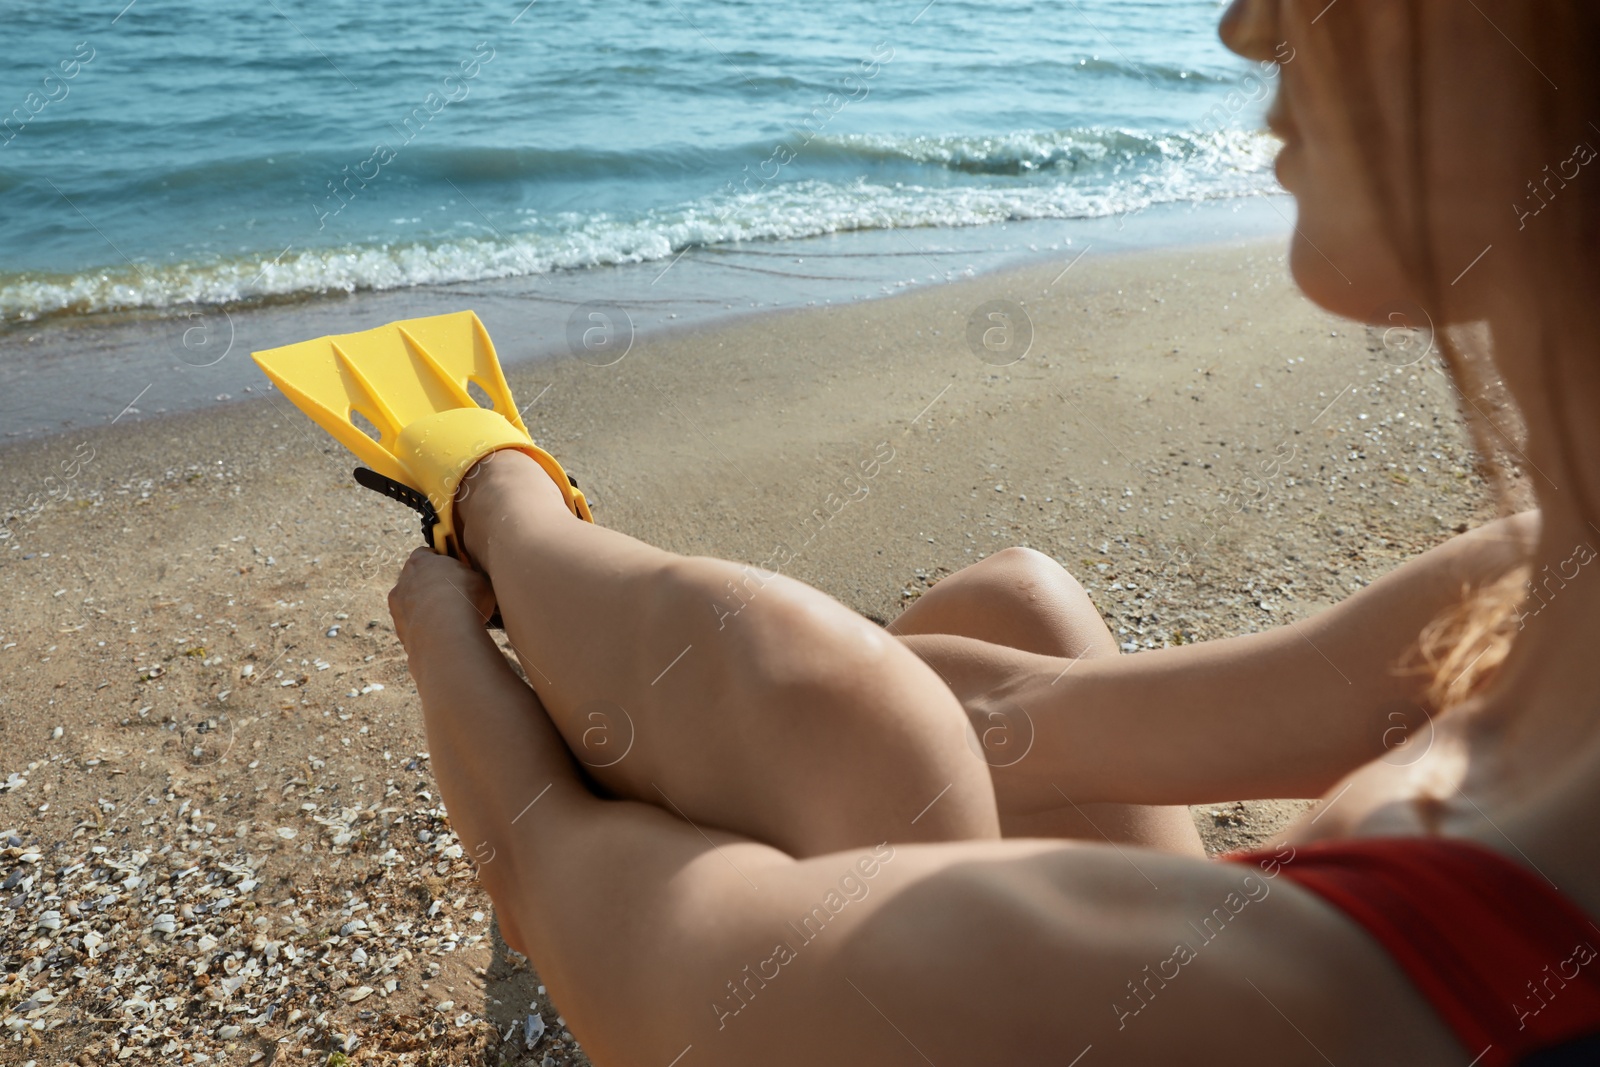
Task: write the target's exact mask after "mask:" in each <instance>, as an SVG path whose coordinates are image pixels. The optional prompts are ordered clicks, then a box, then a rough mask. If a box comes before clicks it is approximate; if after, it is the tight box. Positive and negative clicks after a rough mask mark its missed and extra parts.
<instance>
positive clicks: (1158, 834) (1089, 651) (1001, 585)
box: [889, 548, 1204, 855]
mask: <svg viewBox="0 0 1600 1067" xmlns="http://www.w3.org/2000/svg"><path fill="white" fill-rule="evenodd" d="M889 630H890V632H891V633H894V634H896V635H902V636H911V635H916V634H951V635H955V636H958V637H971V638H976V639H978V640H980V641H988V642H990V643H992V644H996V645H1005V646H1008V647H1010V648H1016V649H1021V650H1022V651H1024V652H1034V653H1038V654H1040V655H1045V656H1063V657H1067V658H1069V659H1083V658H1088V657H1091V656H1115V655H1117V654H1118V651H1117V642H1116V639H1115V638H1114V637H1112V636H1111V631H1110V630H1108V629H1107V628H1106V624H1105V622H1104V621H1103V620H1102V619H1101V618H1100V613H1099V612H1098V611H1096V610H1095V606H1094V604H1093V603H1092V602H1091V601H1090V600H1089V594H1088V593H1086V592H1084V589H1083V586H1081V585H1079V584H1078V582H1077V580H1076V579H1075V578H1073V577H1072V575H1070V574H1068V573H1067V572H1066V571H1065V570H1064V569H1062V567H1061V566H1060V564H1058V563H1056V562H1055V560H1053V559H1051V558H1050V557H1049V556H1046V555H1044V554H1043V553H1041V552H1035V551H1033V550H1032V549H1027V548H1008V549H1005V550H1004V551H1001V552H997V553H995V554H994V555H992V556H990V557H989V558H988V559H985V560H983V561H982V562H980V563H974V564H973V565H972V566H970V567H966V568H964V569H962V570H961V571H958V572H957V573H955V574H952V575H951V576H950V577H948V578H946V579H944V580H943V581H941V582H939V584H938V585H936V586H934V587H933V589H931V590H930V591H929V592H928V593H927V594H926V595H924V596H923V597H922V598H921V599H920V600H918V601H917V602H916V603H914V604H912V605H911V607H909V608H907V609H906V611H905V612H904V613H903V614H902V615H901V616H900V617H899V618H898V619H896V620H894V622H893V623H891V624H890V626H889ZM914 647H915V646H914ZM932 665H933V667H934V668H935V669H936V670H937V669H938V666H939V664H938V662H937V661H936V660H935V661H933V662H932ZM1020 758H1026V757H1025V756H1021V757H1020ZM1001 829H1002V830H1003V831H1004V833H1005V836H1007V837H1072V838H1085V839H1088V840H1091V841H1099V840H1109V841H1113V842H1117V843H1127V844H1137V845H1145V846H1147V847H1150V848H1159V849H1163V850H1166V851H1169V852H1179V853H1187V854H1192V855H1203V854H1204V849H1203V848H1202V846H1201V844H1200V835H1199V833H1198V832H1197V831H1196V830H1195V826H1194V820H1193V819H1192V818H1191V817H1190V815H1189V809H1188V808H1185V807H1181V806H1177V807H1146V806H1138V805H1132V804H1083V805H1079V806H1074V805H1073V804H1072V802H1071V800H1070V798H1066V797H1065V796H1064V797H1063V802H1062V806H1061V807H1059V808H1057V809H1054V810H1052V811H1044V812H1039V813H1037V814H1028V815H1018V814H1012V813H1006V814H1004V815H1003V816H1002V818H1001Z"/></svg>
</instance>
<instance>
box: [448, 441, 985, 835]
mask: <svg viewBox="0 0 1600 1067" xmlns="http://www.w3.org/2000/svg"><path fill="white" fill-rule="evenodd" d="M464 484H465V486H466V488H465V490H464V491H463V492H462V493H461V495H460V497H459V499H458V503H457V506H456V516H457V520H458V522H459V524H460V526H461V530H462V537H463V541H464V544H465V545H466V548H467V551H468V553H469V554H470V555H471V557H472V559H473V560H474V561H475V563H476V564H477V565H478V566H479V567H480V568H482V570H483V571H484V572H485V573H486V574H487V575H488V577H489V579H490V581H491V583H492V584H493V587H494V595H495V599H496V601H497V602H498V605H499V608H500V614H501V617H502V618H503V619H504V621H505V627H506V634H507V636H508V637H509V639H510V641H511V643H512V645H513V647H514V648H515V649H516V651H517V654H518V656H519V658H520V659H521V660H522V663H523V669H524V672H525V673H526V676H527V679H528V682H529V684H530V685H531V686H532V687H533V689H534V691H535V692H536V693H537V694H538V696H539V699H540V701H541V702H542V703H543V704H544V706H545V708H546V709H547V710H548V711H549V713H550V716H551V718H552V720H553V721H554V722H555V724H556V726H557V728H558V729H559V730H560V731H561V734H562V736H563V737H564V738H565V739H566V741H567V744H568V745H569V746H570V747H571V749H572V751H573V754H574V755H575V756H576V758H577V759H578V760H579V761H580V762H581V763H582V764H584V765H585V767H586V768H587V770H588V773H589V774H590V775H591V776H592V777H593V778H594V779H596V780H597V781H598V782H599V783H600V784H601V785H602V786H604V787H605V788H606V789H608V790H611V791H612V792H614V793H616V794H619V795H621V796H625V797H629V798H633V799H638V800H643V801H647V802H649V803H653V804H655V805H657V806H659V807H661V808H663V809H664V810H666V811H668V812H671V813H674V814H676V815H679V816H681V817H683V818H685V819H687V820H689V821H690V822H692V823H695V824H697V825H709V826H716V827H721V828H723V829H726V830H730V831H733V832H735V833H739V834H743V835H746V836H749V837H753V838H756V839H757V840H761V841H766V842H770V843H772V844H774V845H776V846H778V847H779V848H782V849H783V850H784V851H786V852H788V853H789V854H791V855H794V856H800V857H804V856H812V855H818V854H822V853H827V852H833V851H837V850H839V849H844V848H850V847H856V846H862V845H872V844H876V843H879V842H882V841H893V842H910V841H938V840H956V839H964V838H978V837H996V836H998V834H999V821H998V814H997V812H996V808H995V801H994V793H993V788H992V786H991V784H990V781H989V773H988V768H987V767H986V766H985V764H984V763H983V761H982V760H981V759H979V758H976V757H975V755H974V752H973V750H972V748H971V747H969V745H968V744H967V740H966V735H967V731H968V727H967V724H966V715H965V713H964V712H963V710H962V708H961V704H960V702H959V701H957V700H956V699H955V697H954V696H953V695H952V694H951V693H950V691H949V689H948V688H947V687H946V686H945V685H943V684H942V683H941V682H940V680H939V677H938V676H937V675H936V674H935V673H934V672H933V671H932V670H930V669H929V668H928V667H927V666H926V665H925V664H923V663H922V662H921V660H919V659H918V658H917V657H916V656H915V655H914V654H912V653H911V652H910V651H909V650H908V649H906V648H905V647H904V646H903V645H902V644H901V643H900V642H898V641H895V640H893V639H892V638H890V637H888V636H887V635H885V634H884V633H883V631H882V630H881V629H879V628H878V627H876V626H874V625H872V624H871V623H869V622H868V621H866V620H865V619H862V618H861V617H860V616H858V615H856V614H855V613H854V612H851V611H849V610H848V609H846V608H845V607H843V606H842V605H840V604H838V603H837V602H835V601H833V600H832V599H830V598H828V597H827V596H824V595H823V594H822V593H819V592H817V591H816V590H814V589H811V588H809V587H807V586H805V585H802V584H801V583H799V582H795V581H792V580H790V579H787V578H783V577H779V576H776V575H772V576H766V575H762V574H760V573H759V572H757V571H755V570H754V569H752V568H749V567H741V566H740V565H738V564H734V563H727V562H723V561H721V560H713V559H703V558H689V557H684V556H677V555H673V554H672V553H669V552H664V551H662V550H660V549H657V548H653V547H651V546H649V545H646V544H643V543H641V542H639V541H636V540H634V539H633V538H631V537H628V536H626V535H624V534H622V533H619V532H617V531H614V530H607V529H604V528H602V527H598V526H594V525H591V524H589V523H586V522H583V521H581V520H579V519H576V518H574V517H573V516H572V515H571V514H570V513H569V512H568V511H567V509H566V506H565V505H564V504H563V503H562V500H561V495H560V493H559V492H557V491H556V488H555V486H554V484H553V483H552V482H551V481H550V478H549V476H548V475H547V474H545V472H544V471H543V470H542V469H541V468H540V467H539V466H538V465H537V464H535V463H534V462H533V461H532V460H531V459H529V458H528V457H526V456H524V455H522V454H521V453H518V452H514V451H504V452H497V453H494V454H493V455H492V456H490V457H488V458H486V459H485V460H484V461H483V462H481V463H479V464H478V466H477V467H476V468H474V470H473V472H472V474H471V476H470V477H469V479H468V480H467V481H466V482H465V483H464Z"/></svg>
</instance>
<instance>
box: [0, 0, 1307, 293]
mask: <svg viewBox="0 0 1600 1067" xmlns="http://www.w3.org/2000/svg"><path fill="white" fill-rule="evenodd" d="M122 2H123V0H117V2H113V3H111V4H110V5H108V6H107V7H105V8H103V9H99V10H95V11H92V12H91V11H86V10H78V11H66V10H63V9H60V8H55V7H52V6H50V5H26V6H25V7H23V6H20V5H19V6H18V9H16V10H12V11H8V13H7V28H6V32H5V34H4V36H3V38H0V59H3V63H0V71H3V73H0V109H9V110H8V111H6V112H4V113H3V114H0V317H3V318H4V320H5V321H12V322H15V321H18V320H26V319H32V318H38V317H41V316H49V315H54V314H59V313H63V312H94V311H107V310H114V309H124V308H145V307H170V306H173V305H181V304H184V303H189V302H199V303H211V304H238V303H241V302H242V303H249V302H254V301H260V300H267V299H283V298H290V299H294V298H302V297H307V296H311V295H313V294H317V293H322V292H329V291H356V290H363V289H389V288H403V287H408V286H416V285H425V284H431V283H445V282H459V281H473V280H481V279H488V278H506V277H517V276H526V275H536V274H541V273H545V272H549V271H552V270H560V269H565V268H579V267H590V266H596V265H601V264H611V263H628V262H640V261H646V260H662V259H665V260H670V259H671V258H672V257H674V256H675V255H676V254H677V253H679V252H680V251H682V250H683V249H685V248H687V247H691V246H698V245H707V244H718V243H722V242H729V241H735V240H750V239H762V238H780V237H802V236H808V235H816V234H826V233H834V232H841V231H848V230H872V229H887V228H896V227H925V226H976V225H982V224H985V223H992V222H997V221H1007V220H1019V219H1054V218H1085V217H1096V216H1108V215H1118V214H1122V213H1126V212H1132V211H1138V210H1140V209H1142V208H1144V207H1147V206H1149V205H1151V204H1160V203H1172V202H1183V201H1196V200H1208V199H1214V198H1223V197H1237V196H1241V195H1250V194H1253V193H1255V192H1258V191H1269V190H1273V189H1275V188H1276V183H1275V182H1274V180H1273V178H1272V174H1271V168H1270V162H1271V153H1272V142H1270V141H1269V140H1268V139H1267V138H1266V137H1265V136H1264V135H1262V134H1261V133H1259V132H1257V131H1258V127H1259V122H1260V114H1261V110H1262V97H1264V95H1265V84H1264V82H1263V81H1262V80H1261V78H1260V72H1259V71H1257V69H1256V67H1255V65H1253V64H1248V63H1246V62H1244V61H1242V60H1239V59H1237V58H1236V57H1233V56H1231V55H1229V54H1228V53H1226V52H1225V51H1224V50H1223V49H1222V47H1221V45H1220V44H1219V43H1218V42H1217V39H1216V30H1215V23H1216V19H1217V17H1218V15H1219V12H1220V7H1219V5H1218V4H1216V3H1212V2H1202V0H1143V2H1134V0H1063V2H1053V3H1045V2H1037V3H1035V2H1029V0H994V2H983V3H978V2H957V0H935V2H934V3H932V4H927V5H926V6H924V5H925V0H914V2H909V3H902V2H900V0H893V2H884V0H835V2H831V3H828V4H823V5H816V6H815V8H814V9H802V8H799V7H794V6H786V5H785V6H780V5H776V4H771V3H756V2H753V0H698V2H695V3H689V2H688V0H681V2H680V0H630V2H628V3H622V2H610V3H598V2H596V3H580V2H574V0H537V2H535V3H533V4H531V5H527V6H524V3H525V0H514V2H501V0H495V2H492V3H491V2H488V0H463V2H459V3H456V4H453V5H449V6H448V8H445V7H441V6H438V5H424V4H418V3H389V4H372V3H370V2H360V3H357V2H355V0H320V2H318V3H309V2H305V0H264V2H261V3H250V4H231V5H221V4H215V3H204V2H201V0H136V2H135V3H133V4H132V5H129V6H128V7H126V8H123V7H122ZM119 12H120V14H119ZM7 116H9V117H7Z"/></svg>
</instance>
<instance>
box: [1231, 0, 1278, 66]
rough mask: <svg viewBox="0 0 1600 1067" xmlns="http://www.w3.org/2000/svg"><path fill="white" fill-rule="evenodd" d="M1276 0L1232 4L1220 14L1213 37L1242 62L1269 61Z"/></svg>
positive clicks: (1236, 1) (1240, 1)
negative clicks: (1239, 56) (1215, 35)
mask: <svg viewBox="0 0 1600 1067" xmlns="http://www.w3.org/2000/svg"><path fill="white" fill-rule="evenodd" d="M1277 2H1278V0H1233V3H1231V4H1229V5H1228V10H1226V11H1224V12H1223V13H1222V22H1221V24H1220V25H1219V26H1218V27H1217V33H1218V35H1220V36H1221V37H1222V43H1223V44H1224V45H1226V46H1227V47H1228V48H1229V50H1231V51H1234V52H1237V53H1239V55H1241V56H1244V57H1245V58H1246V59H1256V60H1266V61H1270V60H1271V59H1272V58H1273V51H1272V45H1273V33H1272V28H1273V24H1274V23H1275V22H1276V15H1275V13H1274V11H1273V5H1274V4H1275V3H1277Z"/></svg>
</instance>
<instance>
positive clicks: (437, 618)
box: [389, 548, 495, 654]
mask: <svg viewBox="0 0 1600 1067" xmlns="http://www.w3.org/2000/svg"><path fill="white" fill-rule="evenodd" d="M494 609H495V601H494V587H493V586H491V585H490V584H489V580H488V579H487V578H485V577H484V576H483V575H482V574H480V573H479V572H477V571H475V570H473V569H472V568H471V567H468V566H466V565H465V564H463V563H461V562H460V561H459V560H455V559H451V558H450V557H449V556H441V555H439V554H438V553H437V552H434V551H433V550H432V549H427V548H419V549H417V550H416V551H415V552H413V553H411V557H410V558H409V559H407V560H406V562H405V566H404V567H402V568H401V569H400V578H399V580H398V581H396V582H395V586H394V588H393V589H391V590H390V591H389V614H390V615H392V616H393V617H394V632H395V635H396V636H397V637H399V638H400V643H401V644H402V645H404V646H405V647H406V652H407V653H408V654H410V653H414V652H415V651H416V643H417V642H418V640H419V638H420V635H421V634H424V633H426V632H428V631H429V630H430V629H435V628H437V627H439V626H440V625H441V624H443V625H456V624H457V623H460V622H467V623H470V624H471V625H474V626H478V627H481V626H482V625H483V624H484V622H485V621H487V620H488V619H489V617H490V616H492V615H493V614H494Z"/></svg>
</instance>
